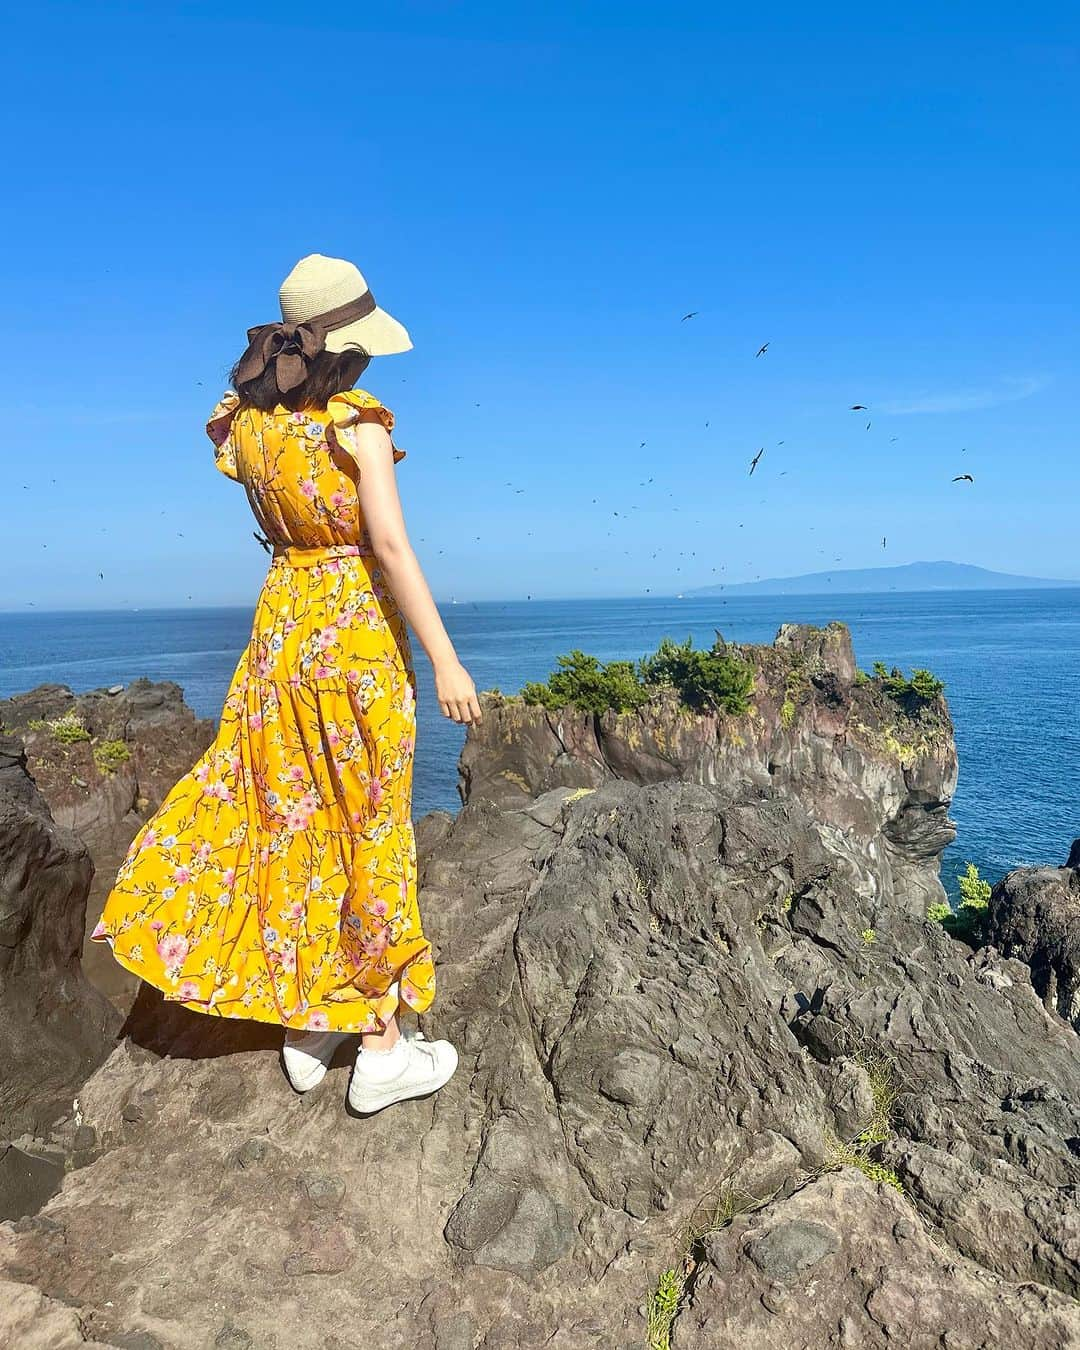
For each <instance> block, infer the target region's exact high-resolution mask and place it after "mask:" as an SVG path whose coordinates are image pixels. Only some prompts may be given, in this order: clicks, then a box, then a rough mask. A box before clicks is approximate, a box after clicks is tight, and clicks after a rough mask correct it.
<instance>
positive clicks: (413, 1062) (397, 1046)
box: [349, 1031, 458, 1116]
mask: <svg viewBox="0 0 1080 1350" xmlns="http://www.w3.org/2000/svg"><path fill="white" fill-rule="evenodd" d="M457 1064H458V1056H457V1051H456V1050H455V1049H454V1047H453V1046H452V1045H451V1044H450V1042H449V1041H428V1040H425V1039H424V1033H423V1032H422V1031H402V1033H401V1035H400V1036H399V1038H398V1039H397V1041H395V1042H394V1048H393V1049H392V1050H386V1051H379V1050H376V1051H371V1050H364V1049H362V1048H361V1050H360V1051H359V1052H358V1053H357V1056H356V1064H355V1065H354V1066H353V1073H352V1080H351V1082H350V1083H349V1106H350V1107H351V1108H352V1109H353V1110H354V1111H355V1112H356V1113H357V1114H358V1115H362V1116H369V1115H371V1114H372V1112H374V1111H381V1110H382V1109H383V1107H384V1106H391V1105H393V1103H394V1102H400V1101H405V1100H406V1099H407V1098H409V1097H426V1096H427V1095H428V1094H429V1093H431V1092H437V1091H438V1090H439V1088H441V1087H443V1086H444V1084H446V1083H448V1082H449V1081H450V1079H451V1078H452V1077H453V1074H454V1070H455V1069H456V1068H457Z"/></svg>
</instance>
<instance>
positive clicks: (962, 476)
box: [953, 473, 975, 483]
mask: <svg viewBox="0 0 1080 1350" xmlns="http://www.w3.org/2000/svg"><path fill="white" fill-rule="evenodd" d="M974 481H975V479H974V478H972V476H971V474H969V473H958V474H957V475H956V477H955V478H954V479H953V482H954V483H974Z"/></svg>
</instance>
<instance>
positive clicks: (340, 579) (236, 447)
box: [93, 254, 480, 1114]
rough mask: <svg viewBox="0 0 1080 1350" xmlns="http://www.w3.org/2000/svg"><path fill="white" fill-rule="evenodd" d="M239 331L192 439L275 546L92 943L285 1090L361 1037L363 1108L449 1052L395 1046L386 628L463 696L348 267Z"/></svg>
mask: <svg viewBox="0 0 1080 1350" xmlns="http://www.w3.org/2000/svg"><path fill="white" fill-rule="evenodd" d="M280 301H281V313H282V319H283V322H281V323H271V324H264V325H262V326H261V327H258V328H253V329H250V330H249V332H248V339H249V345H248V348H247V350H246V351H245V352H244V354H243V356H242V357H241V358H240V360H239V361H238V362H237V364H236V366H235V368H234V370H233V373H232V384H233V390H232V391H231V392H229V393H227V394H226V395H225V396H224V397H223V398H222V400H221V402H220V403H219V404H218V405H217V407H216V408H215V409H214V411H213V413H212V415H211V417H210V421H209V422H208V424H207V431H208V433H209V435H210V438H211V440H212V441H213V443H214V447H215V448H214V458H215V463H216V464H217V467H218V468H219V469H220V470H221V471H222V472H223V473H225V474H226V475H227V476H228V477H229V478H232V479H235V480H236V481H238V482H240V483H242V484H243V485H244V488H245V490H246V492H247V497H248V501H249V503H250V505H251V508H252V510H253V512H254V514H255V518H256V520H257V521H258V524H259V526H260V528H261V530H262V531H263V533H264V534H265V535H266V536H267V539H268V541H269V542H271V543H272V544H273V558H272V560H271V562H270V566H269V570H268V573H267V577H266V581H265V583H264V585H263V588H262V591H261V593H260V595H259V599H258V603H257V606H256V610H255V620H254V625H253V628H252V633H251V640H250V642H249V643H248V646H247V648H246V650H245V651H244V654H243V655H242V656H241V658H240V662H239V664H238V665H237V667H236V671H235V674H234V675H233V678H232V682H231V684H230V687H229V692H228V695H227V697H226V699H225V704H224V707H223V710H222V716H221V722H220V725H219V729H218V733H217V737H216V739H215V741H214V743H213V744H212V745H211V746H210V747H209V749H208V750H207V751H206V753H205V754H204V755H203V756H202V757H201V758H200V760H199V761H198V763H197V764H196V765H195V767H194V768H193V769H192V771H191V772H190V773H189V774H187V775H186V776H185V777H184V778H182V779H181V780H180V781H179V782H178V783H177V784H176V785H175V787H174V788H173V789H172V791H171V792H170V793H169V795H168V796H167V797H166V799H165V800H164V802H163V803H162V805H161V807H160V809H159V810H158V811H157V812H156V813H155V815H154V816H153V817H152V818H151V819H150V820H148V821H147V822H146V823H145V824H144V825H143V826H142V828H141V829H140V831H139V833H138V834H137V835H136V837H135V839H134V840H133V842H132V844H131V847H130V849H129V850H128V853H127V856H126V858H125V861H124V863H123V865H122V866H121V868H120V871H119V873H118V875H117V878H116V883H115V886H114V888H113V890H112V892H111V893H110V895H109V897H108V900H107V901H106V904H105V909H104V913H103V915H102V920H101V923H100V924H99V925H98V927H97V928H96V929H95V931H94V934H93V936H94V937H95V938H97V939H99V940H102V941H107V942H109V943H110V944H111V946H112V950H113V952H114V954H115V956H116V958H117V960H118V961H119V962H120V963H121V964H122V965H124V966H126V967H127V968H128V969H129V970H132V971H134V972H135V973H136V974H137V975H139V976H141V977H142V978H143V979H144V980H146V981H148V982H149V983H150V984H153V985H155V986H156V987H157V988H159V989H161V990H162V991H163V992H164V994H165V996H166V998H168V999H172V1000H175V1001H177V1002H179V1003H182V1004H183V1005H184V1006H185V1007H188V1008H193V1009H195V1010H196V1011H198V1012H203V1013H209V1014H213V1015H216V1016H220V1017H246V1018H255V1019H257V1020H259V1021H263V1022H276V1023H280V1024H281V1025H282V1026H284V1027H285V1028H286V1029H287V1030H286V1035H285V1044H284V1049H283V1063H284V1068H285V1071H286V1074H287V1075H288V1078H289V1080H290V1082H291V1083H292V1085H293V1087H294V1088H295V1089H296V1090H297V1091H300V1092H305V1091H307V1090H308V1089H310V1088H312V1087H314V1086H315V1085H316V1084H317V1083H318V1082H319V1081H320V1080H321V1079H322V1078H323V1076H324V1075H325V1073H326V1068H327V1065H328V1064H329V1061H330V1058H331V1056H332V1055H333V1053H334V1050H335V1048H336V1046H337V1045H338V1043H339V1042H340V1041H341V1040H342V1039H343V1038H344V1037H346V1036H348V1035H359V1037H360V1048H359V1050H358V1052H357V1058H356V1063H355V1066H354V1068H353V1073H352V1077H351V1080H350V1083H349V1092H348V1100H349V1105H350V1106H351V1107H352V1109H353V1110H354V1111H357V1112H360V1113H364V1114H366V1113H370V1112H372V1111H377V1110H380V1109H382V1107H384V1106H388V1105H390V1104H391V1103H392V1102H396V1101H400V1100H402V1099H404V1098H407V1097H417V1096H423V1095H426V1094H427V1093H429V1092H432V1091H435V1090H436V1089H438V1088H440V1087H442V1085H443V1084H444V1083H445V1082H446V1081H447V1080H448V1079H449V1078H450V1076H451V1074H452V1073H453V1072H454V1069H455V1067H456V1065H457V1055H456V1052H455V1051H454V1048H453V1046H451V1045H450V1044H449V1043H448V1042H446V1041H434V1042H428V1041H425V1040H424V1038H423V1035H422V1034H421V1033H419V1032H411V1033H410V1032H407V1031H403V1030H402V1029H401V1028H400V1026H399V1023H398V1011H399V1008H400V1007H402V1006H404V1007H405V1008H407V1009H409V1010H411V1011H412V1012H414V1013H421V1012H423V1011H424V1010H425V1009H427V1008H428V1007H430V1005H431V1002H432V999H433V997H434V993H435V972H434V967H433V964H432V956H431V947H430V944H429V943H428V941H427V939H426V938H425V936H424V932H423V928H422V926H421V922H420V914H419V911H418V909H417V902H416V850H415V843H414V839H413V830H412V820H411V806H412V760H413V747H414V742H415V728H416V702H415V677H414V672H413V665H412V654H411V649H410V645H409V636H408V632H407V630H406V627H405V620H406V619H407V620H408V622H409V623H410V624H411V625H412V628H413V631H414V632H415V633H416V635H417V636H418V637H419V639H420V641H421V642H422V643H423V646H424V650H425V651H426V652H427V654H428V656H429V657H430V658H431V663H432V666H433V667H434V671H435V689H436V696H437V698H438V701H439V706H440V708H441V709H442V711H443V713H444V714H445V715H446V716H447V717H450V718H453V720H454V721H456V722H465V723H468V722H474V721H478V720H479V717H480V708H479V704H478V702H477V697H476V690H475V688H474V686H473V682H472V680H471V679H470V678H469V675H468V672H467V671H466V670H465V668H464V667H463V666H462V664H461V662H460V661H459V660H458V658H457V655H456V653H455V651H454V648H453V645H452V644H451V642H450V639H449V637H448V636H447V633H446V629H445V628H444V627H443V624H442V620H441V619H440V617H439V613H438V610H437V609H436V608H435V604H434V601H433V600H432V597H431V592H430V590H429V589H428V586H427V583H426V581H425V580H424V576H423V573H422V572H421V570H420V565H419V563H418V562H417V560H416V556H415V555H414V553H413V551H412V548H411V547H410V545H409V541H408V537H407V535H406V531H405V523H404V520H403V518H402V512H401V504H400V501H399V499H398V494H397V487H396V483H395V469H394V465H395V463H396V462H397V461H399V460H401V459H402V458H404V455H405V451H404V450H400V449H398V448H397V447H396V446H395V445H394V443H393V441H392V439H391V436H390V432H391V430H392V429H393V425H394V417H393V414H392V413H391V412H390V410H389V409H388V408H385V407H383V405H382V404H381V403H379V401H378V400H377V399H375V398H373V397H372V396H371V395H370V394H367V393H364V392H363V391H361V390H358V389H354V388H353V385H354V384H355V383H356V381H357V379H358V378H359V376H360V374H361V372H362V371H363V370H364V369H365V367H366V366H367V364H368V361H369V359H370V358H371V357H372V356H381V355H389V354H391V353H394V352H403V351H408V350H409V348H410V347H411V346H412V343H411V341H410V339H409V335H408V333H407V332H406V331H405V329H404V328H403V327H402V326H401V325H400V324H399V323H398V322H397V321H396V320H395V319H393V318H391V317H390V315H389V314H387V313H386V312H385V311H384V310H382V309H380V308H379V307H378V306H377V305H376V303H375V301H374V299H373V297H372V295H371V292H370V291H369V290H368V287H367V284H366V282H365V281H364V278H363V276H362V275H361V274H360V272H359V271H358V270H357V269H356V268H355V267H354V266H353V265H352V264H351V263H348V262H345V261H343V260H341V259H338V258H326V257H322V256H321V255H319V254H312V255H311V256H310V257H307V258H304V259H303V260H302V261H301V262H299V263H298V264H297V265H296V267H295V268H294V269H293V271H292V272H291V273H290V274H289V276H288V277H287V278H286V280H285V282H284V283H283V284H282V287H281V290H280Z"/></svg>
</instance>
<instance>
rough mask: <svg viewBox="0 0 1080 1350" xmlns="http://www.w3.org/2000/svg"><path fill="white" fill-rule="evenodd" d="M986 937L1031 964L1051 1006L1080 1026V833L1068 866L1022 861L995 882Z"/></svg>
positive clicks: (1079, 1028) (1046, 1001) (988, 913)
mask: <svg viewBox="0 0 1080 1350" xmlns="http://www.w3.org/2000/svg"><path fill="white" fill-rule="evenodd" d="M984 932H985V935H986V940H987V941H988V942H992V943H993V944H994V945H995V946H996V947H999V948H1000V949H1001V950H1002V951H1003V952H1004V953H1005V954H1006V955H1008V956H1015V957H1016V958H1018V959H1019V960H1021V961H1024V962H1026V963H1027V965H1028V966H1029V967H1030V968H1031V979H1032V983H1033V984H1034V986H1035V988H1036V989H1037V990H1038V992H1039V995H1040V996H1041V997H1042V998H1043V1000H1044V1001H1045V1003H1046V1006H1047V1007H1048V1008H1053V1009H1054V1011H1056V1012H1058V1013H1060V1014H1061V1016H1062V1017H1064V1018H1065V1020H1066V1021H1068V1022H1071V1023H1072V1024H1073V1026H1074V1027H1075V1028H1076V1029H1077V1030H1078V1031H1080V839H1078V840H1076V841H1075V842H1074V843H1073V846H1072V849H1071V850H1070V853H1069V859H1068V862H1067V863H1066V864H1065V866H1064V867H1018V868H1016V869H1015V870H1014V871H1012V872H1009V873H1007V875H1005V876H1004V877H1002V879H1001V880H1000V881H999V882H998V884H997V885H996V886H995V887H994V890H993V893H992V895H991V896H990V904H989V907H988V912H987V915H986V919H985V923H984Z"/></svg>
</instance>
